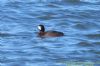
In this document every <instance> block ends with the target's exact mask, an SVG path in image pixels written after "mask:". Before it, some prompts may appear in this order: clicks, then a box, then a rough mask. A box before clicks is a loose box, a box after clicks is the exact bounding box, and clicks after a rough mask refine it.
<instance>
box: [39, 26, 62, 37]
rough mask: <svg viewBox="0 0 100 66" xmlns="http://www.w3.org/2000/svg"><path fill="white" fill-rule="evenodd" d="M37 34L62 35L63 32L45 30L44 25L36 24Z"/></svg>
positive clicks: (44, 35) (45, 35) (47, 35)
mask: <svg viewBox="0 0 100 66" xmlns="http://www.w3.org/2000/svg"><path fill="white" fill-rule="evenodd" d="M38 29H39V32H38V36H40V37H60V36H64V33H62V32H59V31H45V27H44V25H38Z"/></svg>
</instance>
